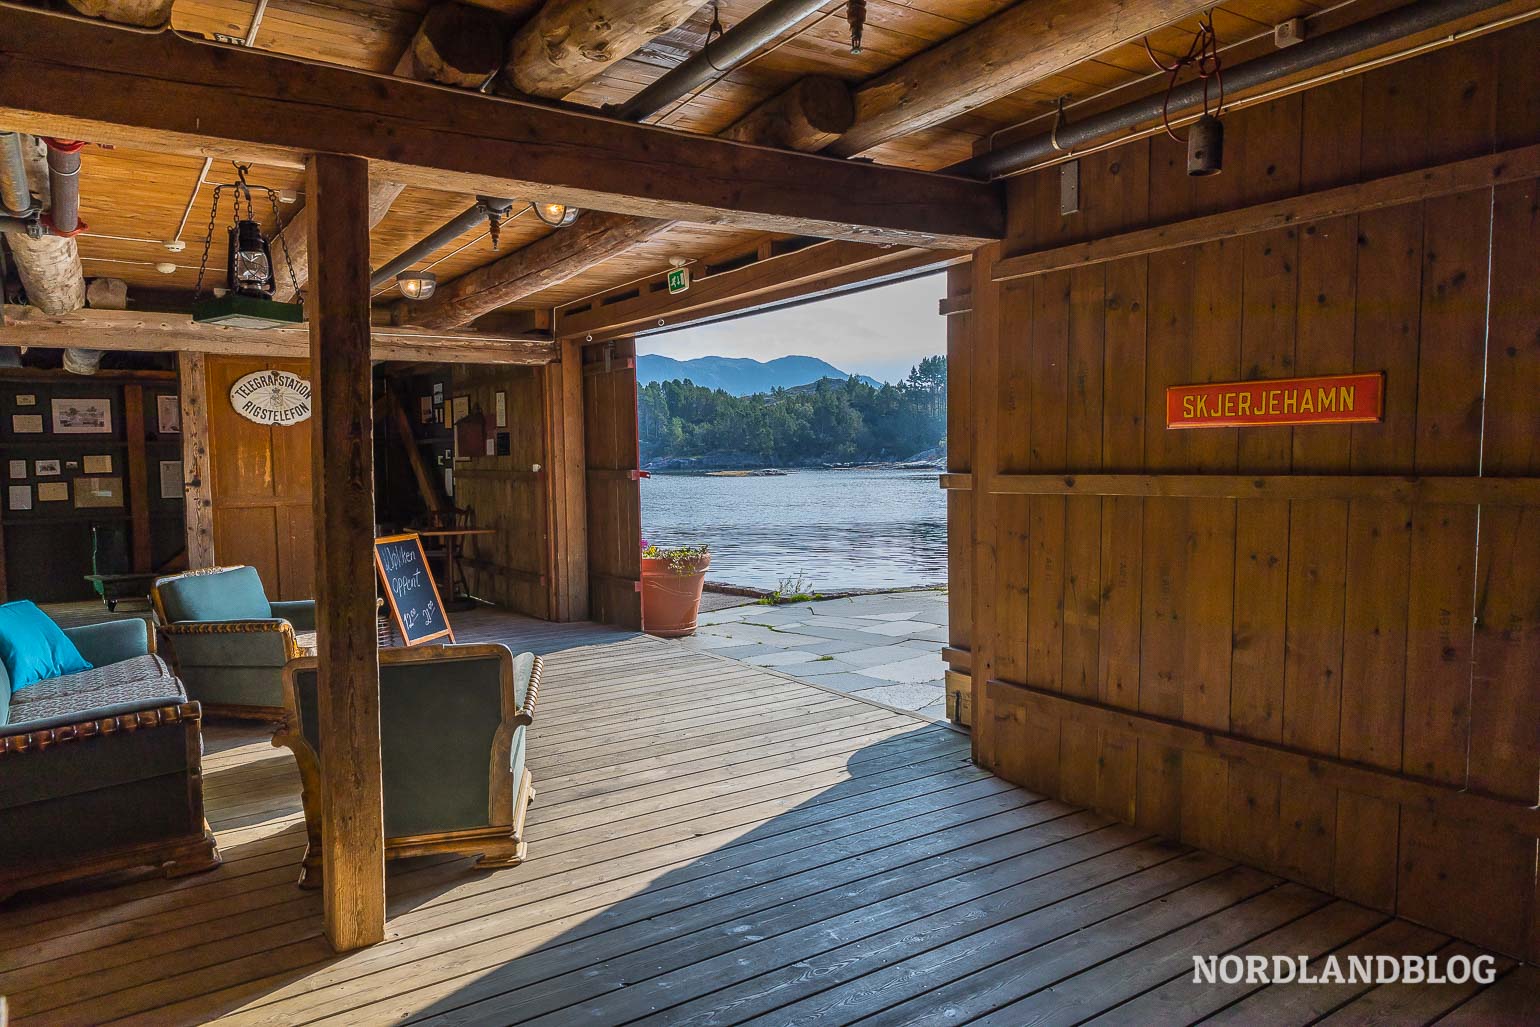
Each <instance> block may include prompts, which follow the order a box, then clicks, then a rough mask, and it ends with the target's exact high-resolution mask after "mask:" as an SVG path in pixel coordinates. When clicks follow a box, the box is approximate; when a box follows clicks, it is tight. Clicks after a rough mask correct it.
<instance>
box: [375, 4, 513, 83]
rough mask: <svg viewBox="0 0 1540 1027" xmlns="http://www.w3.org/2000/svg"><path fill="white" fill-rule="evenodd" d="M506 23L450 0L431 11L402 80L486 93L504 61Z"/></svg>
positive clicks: (404, 60) (400, 68)
mask: <svg viewBox="0 0 1540 1027" xmlns="http://www.w3.org/2000/svg"><path fill="white" fill-rule="evenodd" d="M503 38H504V32H503V22H502V20H501V19H500V18H498V16H497V15H495V14H493V13H492V12H491V11H489V10H487V9H486V8H484V7H471V6H470V5H468V4H462V3H456V2H455V0H447V2H445V3H441V4H438V5H437V6H434V7H430V8H429V9H428V13H427V14H425V15H423V18H422V24H421V25H418V26H417V32H416V33H415V34H414V35H413V36H412V41H411V42H410V43H409V44H407V48H406V52H405V53H403V54H402V55H401V60H400V61H398V62H397V63H396V72H395V73H396V75H397V76H399V77H401V78H415V79H417V80H418V81H419V82H438V83H440V84H442V85H446V86H455V87H456V88H459V89H480V88H481V87H482V86H484V85H486V84H487V83H488V82H489V81H491V79H492V76H494V75H496V74H497V70H498V68H499V67H500V66H501V64H502V58H503Z"/></svg>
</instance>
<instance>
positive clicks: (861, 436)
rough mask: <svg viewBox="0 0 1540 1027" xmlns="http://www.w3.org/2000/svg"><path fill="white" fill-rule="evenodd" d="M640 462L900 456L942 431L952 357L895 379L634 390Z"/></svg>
mask: <svg viewBox="0 0 1540 1027" xmlns="http://www.w3.org/2000/svg"><path fill="white" fill-rule="evenodd" d="M638 411H639V417H640V428H641V449H642V462H643V464H644V466H645V465H646V464H649V463H653V464H657V463H660V462H675V463H679V462H683V461H690V462H693V463H698V464H699V465H700V466H702V467H798V466H816V465H820V464H831V463H866V462H875V461H892V460H904V459H907V458H908V457H910V456H913V455H914V454H917V453H920V452H922V451H925V450H929V449H933V448H935V447H936V446H938V445H940V444H941V442H942V441H943V438H944V436H945V434H946V357H944V356H935V357H927V358H926V359H924V360H922V361H921V362H920V363H919V365H918V366H916V367H915V368H913V369H912V370H911V371H910V372H909V375H908V377H907V378H905V379H904V380H903V381H902V382H900V383H898V384H897V385H883V386H881V387H880V388H874V387H873V386H871V385H868V384H866V383H865V382H863V381H861V380H859V379H857V378H850V379H847V380H845V381H840V380H838V379H833V378H825V379H822V380H820V381H818V382H815V383H813V384H811V385H802V386H798V387H797V388H794V389H776V390H774V391H772V392H765V393H758V394H755V395H751V396H732V395H729V394H728V393H726V392H724V391H722V390H720V389H707V388H703V387H701V386H698V385H695V384H694V383H692V382H690V381H688V380H686V381H668V382H653V383H651V384H648V385H644V386H641V387H640V388H639V389H638Z"/></svg>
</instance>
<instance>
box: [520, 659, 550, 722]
mask: <svg viewBox="0 0 1540 1027" xmlns="http://www.w3.org/2000/svg"><path fill="white" fill-rule="evenodd" d="M544 670H545V662H544V661H543V660H541V659H540V657H538V656H536V657H535V662H534V664H533V665H532V666H531V667H530V668H529V688H528V690H526V691H525V693H524V705H523V706H520V707H519V708H518V709H516V710H514V711H513V722H514V723H515V724H523V725H526V726H528V725H530V724H533V723H534V722H535V704H536V703H537V702H539V701H540V675H541V674H542V673H543V672H544Z"/></svg>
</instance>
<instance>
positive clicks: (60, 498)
mask: <svg viewBox="0 0 1540 1027" xmlns="http://www.w3.org/2000/svg"><path fill="white" fill-rule="evenodd" d="M69 498H70V483H69V482H67V481H40V482H38V483H37V501H38V502H39V503H67V502H69Z"/></svg>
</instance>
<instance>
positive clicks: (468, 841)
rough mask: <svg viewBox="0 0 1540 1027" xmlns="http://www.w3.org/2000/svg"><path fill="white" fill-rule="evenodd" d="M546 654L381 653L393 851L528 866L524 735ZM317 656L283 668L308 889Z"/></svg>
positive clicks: (316, 863) (317, 812) (466, 648)
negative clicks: (305, 833)
mask: <svg viewBox="0 0 1540 1027" xmlns="http://www.w3.org/2000/svg"><path fill="white" fill-rule="evenodd" d="M540 674H541V663H540V658H539V657H537V656H534V655H533V654H531V653H522V654H520V655H519V656H514V655H513V653H512V652H510V651H509V649H508V647H507V646H503V645H496V644H480V645H425V646H418V647H416V648H413V649H382V650H380V756H381V776H382V779H383V781H382V787H383V790H384V801H385V854H386V856H387V857H392V858H393V857H397V856H421V855H426V854H429V853H439V852H457V853H465V854H472V855H478V856H480V859H479V861H478V862H477V864H476V865H477V866H479V867H483V868H487V867H507V866H514V865H516V864H518V863H520V862H521V861H523V859H524V856H525V852H526V850H527V843H526V842H525V840H524V814H525V811H526V810H528V808H529V803H530V800H531V799H533V798H534V794H535V788H534V783H533V779H532V778H531V777H530V773H529V771H528V770H527V769H526V767H525V735H526V734H527V731H528V728H529V725H530V724H531V723H532V722H533V720H534V715H535V703H536V701H537V700H538V698H539V693H540ZM318 677H319V675H318V670H317V666H316V660H315V658H314V657H306V658H303V659H299V660H295V661H293V662H292V663H290V664H289V666H288V668H287V670H286V671H285V674H284V688H285V698H286V701H287V706H288V722H287V723H286V725H285V727H284V729H283V731H281V732H280V733H279V735H278V737H276V738H274V739H273V744H274V745H287V746H288V747H289V748H291V749H293V750H294V757H295V762H296V763H298V764H299V772H300V783H301V787H302V795H303V800H304V807H305V826H306V829H307V831H308V834H309V841H310V847H309V849H308V850H307V851H306V853H305V863H304V869H303V870H302V872H301V874H300V886H301V887H311V888H313V887H317V886H318V885H319V884H320V879H321V782H320V767H321V763H323V762H324V761H325V759H326V749H325V746H324V745H323V744H322V740H321V737H320V732H319V729H318V726H317V721H318V715H317V702H318V699H317V688H318V685H319V680H318Z"/></svg>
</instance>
